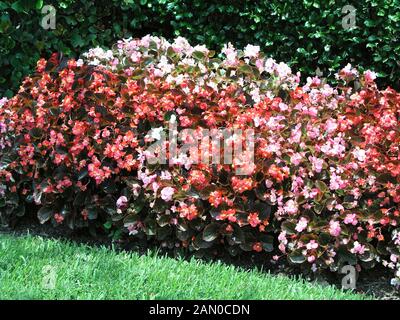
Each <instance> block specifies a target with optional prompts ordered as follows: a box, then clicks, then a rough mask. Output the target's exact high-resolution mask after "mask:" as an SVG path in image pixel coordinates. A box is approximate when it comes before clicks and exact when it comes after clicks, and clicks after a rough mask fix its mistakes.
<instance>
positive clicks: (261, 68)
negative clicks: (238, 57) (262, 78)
mask: <svg viewBox="0 0 400 320" xmlns="http://www.w3.org/2000/svg"><path fill="white" fill-rule="evenodd" d="M256 67H257V69H258V71H260V73H262V72H263V71H264V60H262V59H257V60H256Z"/></svg>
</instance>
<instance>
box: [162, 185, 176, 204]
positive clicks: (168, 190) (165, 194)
mask: <svg viewBox="0 0 400 320" xmlns="http://www.w3.org/2000/svg"><path fill="white" fill-rule="evenodd" d="M174 192H175V189H174V188H172V187H165V188H163V189H162V190H161V199H163V200H164V201H171V200H172V196H173V195H174Z"/></svg>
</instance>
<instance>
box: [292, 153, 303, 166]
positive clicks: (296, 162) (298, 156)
mask: <svg viewBox="0 0 400 320" xmlns="http://www.w3.org/2000/svg"><path fill="white" fill-rule="evenodd" d="M301 159H303V157H302V155H301V154H300V153H294V154H293V155H292V156H291V157H290V161H291V162H292V163H293V164H294V165H295V166H298V165H299V164H300V162H301Z"/></svg>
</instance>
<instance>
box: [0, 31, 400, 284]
mask: <svg viewBox="0 0 400 320" xmlns="http://www.w3.org/2000/svg"><path fill="white" fill-rule="evenodd" d="M337 77H338V79H341V85H339V86H337V87H331V86H329V85H328V84H326V83H324V81H322V80H321V79H318V78H309V79H307V83H305V84H304V85H303V86H301V85H300V84H299V75H298V74H296V75H293V74H292V73H291V70H290V68H289V67H288V66H287V65H286V64H284V63H277V62H275V61H274V60H273V59H270V58H266V57H265V56H264V54H263V53H261V52H260V50H259V48H258V47H257V46H251V45H248V46H247V47H246V48H244V50H237V49H235V48H234V47H233V46H232V45H231V44H227V45H225V46H224V47H223V49H222V51H221V53H220V54H219V55H216V54H215V53H214V52H212V51H210V50H208V49H207V48H205V47H204V46H195V47H192V46H191V45H190V44H189V43H188V42H187V41H186V40H185V39H183V38H177V39H176V40H175V41H174V42H173V43H169V42H167V41H166V40H165V39H162V38H157V37H150V36H146V37H144V38H142V39H135V40H132V39H128V40H123V41H120V42H118V43H117V44H116V46H115V47H114V48H113V49H112V50H107V51H105V50H102V49H100V48H96V49H93V50H90V51H89V52H88V53H86V54H84V55H83V59H82V60H78V61H75V60H69V61H58V58H57V56H56V55H54V56H53V57H52V58H51V59H50V60H49V61H45V60H43V59H42V60H40V61H39V62H38V67H37V73H36V74H34V75H32V76H31V77H28V78H26V79H25V80H24V82H23V83H22V86H21V88H20V91H19V92H18V94H17V95H16V96H14V97H13V98H11V99H10V100H1V102H0V132H1V133H0V148H1V151H2V152H1V153H0V176H1V177H2V179H1V182H0V193H1V195H2V197H3V199H4V200H1V201H0V212H1V213H0V214H1V218H2V221H3V222H6V223H7V222H8V221H9V220H10V219H15V217H17V216H20V215H23V214H24V212H25V204H26V203H32V204H34V205H36V208H37V209H38V217H39V219H40V220H41V222H42V223H44V222H45V221H48V220H51V221H52V222H53V223H54V224H55V225H57V224H61V223H67V224H68V225H69V226H71V227H74V226H89V227H92V228H93V227H95V226H96V225H97V224H96V223H97V222H102V223H104V222H105V221H109V222H111V223H112V225H113V226H114V228H113V230H123V232H125V234H126V235H127V236H128V235H131V236H136V237H142V238H143V237H148V238H155V239H157V240H158V241H160V242H161V243H162V244H163V245H165V246H168V247H171V248H173V247H182V248H189V249H190V250H197V251H198V252H199V253H202V254H208V253H214V252H216V251H215V250H217V249H223V248H225V249H227V250H228V251H229V252H230V253H231V254H238V253H239V252H240V251H256V252H274V259H275V260H278V259H282V258H287V259H288V260H289V261H290V262H292V263H296V264H301V265H303V266H305V267H306V268H308V270H319V269H323V268H329V269H330V270H332V271H338V270H339V269H340V268H341V266H343V265H344V264H348V263H350V264H353V265H356V266H357V269H363V268H372V267H374V266H375V265H376V263H383V264H384V265H385V266H388V267H389V268H391V269H393V270H397V271H395V272H397V276H399V274H398V273H399V271H398V270H400V229H399V223H400V152H399V148H400V132H399V129H398V127H399V117H400V94H399V93H397V92H395V91H394V90H392V89H390V88H387V89H386V90H379V89H378V88H377V86H376V84H375V83H374V78H375V75H374V74H373V73H372V72H370V71H367V72H366V73H364V74H361V75H360V74H359V73H358V71H357V70H355V69H353V68H352V67H351V66H346V67H345V68H344V69H343V70H341V71H340V72H339V73H338V75H337ZM354 80H357V81H358V82H359V83H360V88H359V89H357V90H354V89H353V87H352V86H351V84H352V82H353V81H354ZM171 122H172V123H174V124H175V125H176V128H175V127H174V128H175V129H171ZM220 128H225V129H227V130H231V131H234V130H237V129H241V130H243V131H244V130H246V129H252V130H253V131H254V137H253V140H252V143H253V144H254V155H253V156H254V157H253V158H252V157H251V154H249V151H248V150H249V149H248V148H247V147H248V145H247V142H245V141H243V140H242V139H241V138H240V137H238V136H236V135H232V136H231V137H229V138H228V139H227V140H228V143H226V144H224V143H221V144H218V146H219V147H220V149H218V148H216V145H215V144H214V143H213V141H208V142H207V140H206V143H205V148H204V149H202V150H199V148H198V144H196V143H195V142H196V141H203V140H205V138H206V136H207V133H208V132H211V131H213V130H216V132H218V129H220ZM175 131H176V132H175ZM175 133H176V134H177V135H178V136H179V139H178V143H177V146H176V149H177V150H176V154H171V148H170V144H171V142H170V141H166V140H164V139H162V138H163V136H164V135H166V136H170V135H173V134H175ZM221 138H223V137H221ZM188 144H189V145H190V147H188ZM232 145H235V146H237V145H241V147H243V150H242V154H241V157H239V158H238V159H235V160H234V161H232V163H228V162H226V161H225V159H222V160H221V161H220V162H214V161H211V160H213V159H214V158H213V157H215V156H216V155H217V154H218V155H219V156H221V155H223V154H224V151H226V149H228V148H229V147H231V146H232ZM202 147H204V144H202ZM150 148H152V152H150V151H149V150H150ZM200 151H201V152H200ZM163 153H166V155H167V158H169V159H172V161H170V162H168V163H163V162H162V161H157V159H158V158H157V156H158V155H161V154H163ZM199 155H200V157H201V158H202V159H203V160H204V159H205V161H198V160H199ZM211 158H212V159H211ZM221 158H223V157H221ZM249 159H253V160H254V161H250V160H249ZM238 167H240V168H241V169H243V167H244V169H246V170H245V172H247V173H248V174H247V175H239V174H237V169H238ZM210 248H213V249H215V250H210ZM399 278H400V277H398V279H399ZM398 279H397V280H394V283H398V281H399V280H398ZM396 281H397V282H396Z"/></svg>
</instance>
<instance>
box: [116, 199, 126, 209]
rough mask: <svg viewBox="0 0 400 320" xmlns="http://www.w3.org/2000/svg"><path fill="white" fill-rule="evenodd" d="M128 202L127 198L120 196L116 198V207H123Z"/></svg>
mask: <svg viewBox="0 0 400 320" xmlns="http://www.w3.org/2000/svg"><path fill="white" fill-rule="evenodd" d="M127 204H128V198H127V197H125V196H121V197H119V198H118V200H117V208H118V209H121V208H124V207H125V206H126V205H127Z"/></svg>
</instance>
